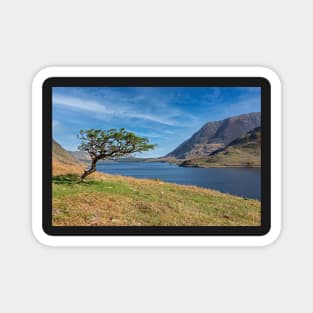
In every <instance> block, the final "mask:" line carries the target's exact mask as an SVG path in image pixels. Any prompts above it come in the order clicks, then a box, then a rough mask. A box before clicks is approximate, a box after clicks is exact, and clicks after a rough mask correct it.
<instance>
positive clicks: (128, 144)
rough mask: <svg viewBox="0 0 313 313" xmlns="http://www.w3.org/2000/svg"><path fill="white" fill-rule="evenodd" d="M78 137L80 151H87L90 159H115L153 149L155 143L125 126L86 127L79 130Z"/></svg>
mask: <svg viewBox="0 0 313 313" xmlns="http://www.w3.org/2000/svg"><path fill="white" fill-rule="evenodd" d="M78 138H79V139H80V141H81V144H80V145H79V146H78V149H79V150H80V151H85V152H87V153H89V155H90V157H91V159H92V160H101V159H115V158H119V157H122V156H127V155H130V154H132V153H134V152H143V151H148V150H150V149H154V148H155V146H156V145H153V144H149V140H148V138H145V137H139V136H137V135H135V134H134V133H133V132H128V131H126V130H125V128H120V129H116V128H113V129H110V130H101V129H88V130H83V129H82V130H80V132H79V135H78Z"/></svg>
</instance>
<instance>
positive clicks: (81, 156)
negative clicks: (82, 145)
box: [69, 151, 91, 162]
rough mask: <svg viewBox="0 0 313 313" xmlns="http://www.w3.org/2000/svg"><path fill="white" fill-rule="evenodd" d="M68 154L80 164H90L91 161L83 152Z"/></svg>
mask: <svg viewBox="0 0 313 313" xmlns="http://www.w3.org/2000/svg"><path fill="white" fill-rule="evenodd" d="M69 153H70V154H71V155H73V156H74V158H76V159H77V160H79V161H81V162H90V160H91V158H90V156H89V154H88V153H87V152H84V151H69Z"/></svg>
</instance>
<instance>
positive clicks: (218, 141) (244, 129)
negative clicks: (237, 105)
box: [166, 112, 261, 159]
mask: <svg viewBox="0 0 313 313" xmlns="http://www.w3.org/2000/svg"><path fill="white" fill-rule="evenodd" d="M260 126H261V113H260V112H253V113H248V114H242V115H238V116H232V117H229V118H227V119H224V120H222V121H215V122H208V123H206V124H205V125H204V126H203V127H202V128H201V129H200V130H198V131H197V132H196V133H194V134H193V135H192V136H191V137H190V138H189V139H187V140H186V141H185V142H183V143H182V144H181V145H179V146H178V147H177V148H176V149H175V150H173V151H172V152H170V153H169V154H167V155H166V157H175V158H177V159H193V158H199V157H203V156H208V155H210V154H212V153H213V152H214V151H217V150H220V149H222V148H224V147H226V146H227V145H228V144H230V143H231V142H232V141H233V140H235V139H237V138H239V137H240V136H242V135H245V134H246V133H248V132H249V131H251V130H253V129H255V128H257V127H260Z"/></svg>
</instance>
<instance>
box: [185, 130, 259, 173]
mask: <svg viewBox="0 0 313 313" xmlns="http://www.w3.org/2000/svg"><path fill="white" fill-rule="evenodd" d="M181 166H185V167H224V166H227V167H257V166H261V127H257V128H255V129H253V130H252V131H250V132H248V133H247V134H245V135H242V136H240V137H239V138H237V139H235V140H233V141H232V142H230V143H229V144H228V145H227V146H226V147H225V148H222V149H219V150H216V151H214V152H213V153H212V154H211V155H209V156H207V157H202V158H195V159H190V160H186V161H184V162H182V163H181Z"/></svg>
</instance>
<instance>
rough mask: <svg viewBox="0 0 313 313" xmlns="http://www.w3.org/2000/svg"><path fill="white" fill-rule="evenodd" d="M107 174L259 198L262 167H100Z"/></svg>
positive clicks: (133, 164)
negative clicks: (152, 179)
mask: <svg viewBox="0 0 313 313" xmlns="http://www.w3.org/2000/svg"><path fill="white" fill-rule="evenodd" d="M97 170H98V171H100V172H104V173H107V174H118V175H124V176H133V177H137V178H158V179H160V180H163V181H166V182H170V183H176V184H181V185H195V186H199V187H205V188H210V189H215V190H219V191H222V192H226V193H230V194H233V195H237V196H241V197H247V198H254V199H260V194H261V184H260V183H261V170H260V168H195V167H179V166H177V165H174V164H169V163H163V162H151V163H150V162H115V163H101V164H97Z"/></svg>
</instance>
